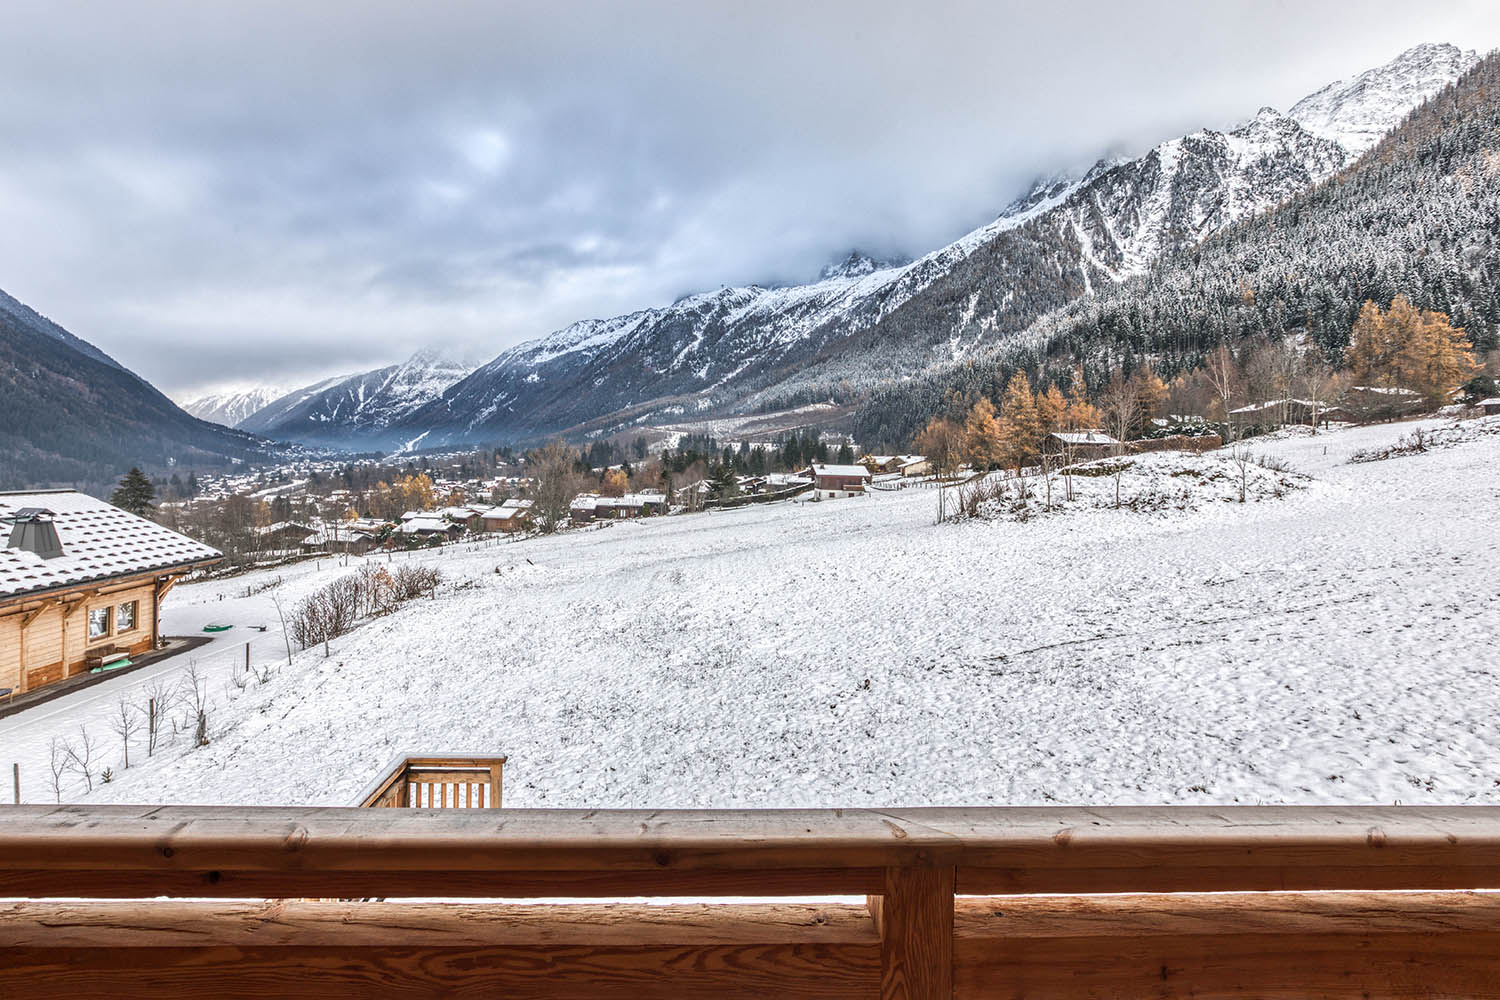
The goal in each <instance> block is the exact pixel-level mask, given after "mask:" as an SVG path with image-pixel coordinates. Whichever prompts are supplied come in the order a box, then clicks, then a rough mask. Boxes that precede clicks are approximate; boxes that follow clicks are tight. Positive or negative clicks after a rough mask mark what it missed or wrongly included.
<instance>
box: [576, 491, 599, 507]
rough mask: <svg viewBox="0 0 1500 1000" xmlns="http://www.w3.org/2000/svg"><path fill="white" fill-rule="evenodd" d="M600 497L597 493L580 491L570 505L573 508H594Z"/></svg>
mask: <svg viewBox="0 0 1500 1000" xmlns="http://www.w3.org/2000/svg"><path fill="white" fill-rule="evenodd" d="M598 499H599V494H597V493H580V494H579V495H578V496H576V497H574V498H573V502H572V503H570V504H568V506H569V507H570V508H572V509H573V510H593V509H594V507H595V505H596V501H597V500H598Z"/></svg>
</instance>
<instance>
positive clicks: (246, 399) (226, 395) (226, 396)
mask: <svg viewBox="0 0 1500 1000" xmlns="http://www.w3.org/2000/svg"><path fill="white" fill-rule="evenodd" d="M285 394H286V390H284V389H272V388H269V387H259V388H255V389H247V390H245V391H243V392H217V393H212V394H210V395H207V396H200V397H199V398H197V399H195V400H193V401H192V402H189V403H183V404H182V408H183V409H184V410H186V411H187V412H188V413H191V414H192V415H193V416H195V417H197V418H198V419H199V420H207V421H208V422H209V423H211V424H220V425H222V426H224V427H233V426H235V425H236V424H238V423H239V422H240V421H241V420H244V419H245V418H246V417H248V416H250V415H251V414H252V413H255V412H256V411H257V410H261V409H264V408H265V407H266V406H269V405H270V404H271V403H274V402H275V401H276V400H278V399H280V398H281V397H282V396H284V395H285Z"/></svg>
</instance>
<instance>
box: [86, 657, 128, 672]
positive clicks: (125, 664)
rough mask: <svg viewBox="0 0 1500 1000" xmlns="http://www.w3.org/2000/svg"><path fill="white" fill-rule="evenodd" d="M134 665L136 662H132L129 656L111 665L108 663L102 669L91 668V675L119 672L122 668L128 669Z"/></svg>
mask: <svg viewBox="0 0 1500 1000" xmlns="http://www.w3.org/2000/svg"><path fill="white" fill-rule="evenodd" d="M133 663H134V661H133V660H131V659H130V658H129V657H128V656H127V657H126V658H125V659H123V660H113V661H111V662H109V663H106V664H105V665H104V666H102V667H92V668H90V670H89V673H91V674H102V673H104V671H106V670H118V669H119V668H120V667H128V666H131V665H133Z"/></svg>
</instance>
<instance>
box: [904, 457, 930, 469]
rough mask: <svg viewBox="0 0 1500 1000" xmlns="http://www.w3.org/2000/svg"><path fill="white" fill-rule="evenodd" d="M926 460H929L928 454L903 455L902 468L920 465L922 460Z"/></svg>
mask: <svg viewBox="0 0 1500 1000" xmlns="http://www.w3.org/2000/svg"><path fill="white" fill-rule="evenodd" d="M925 461H927V456H926V455H902V456H901V468H903V469H904V468H906V467H907V466H908V465H919V464H921V463H922V462H925Z"/></svg>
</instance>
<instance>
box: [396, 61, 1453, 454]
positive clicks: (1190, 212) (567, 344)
mask: <svg viewBox="0 0 1500 1000" xmlns="http://www.w3.org/2000/svg"><path fill="white" fill-rule="evenodd" d="M1470 64H1472V54H1471V53H1460V52H1459V51H1458V50H1457V49H1456V48H1454V47H1452V46H1419V47H1417V48H1415V49H1412V50H1411V51H1409V52H1406V53H1403V54H1402V55H1401V56H1399V57H1398V58H1397V59H1396V60H1394V61H1393V62H1391V63H1389V64H1387V65H1386V66H1383V67H1379V68H1377V69H1374V70H1371V71H1370V72H1368V73H1365V74H1362V75H1361V76H1360V77H1358V78H1356V79H1355V80H1353V81H1345V82H1341V83H1338V84H1333V85H1330V87H1328V88H1325V89H1324V90H1321V91H1319V92H1318V93H1317V94H1314V95H1311V96H1309V97H1308V98H1306V99H1304V100H1303V101H1300V102H1298V104H1297V105H1296V107H1297V108H1298V109H1300V112H1299V113H1300V115H1301V116H1302V117H1303V118H1305V119H1306V120H1307V121H1309V122H1312V123H1314V124H1315V125H1316V126H1317V129H1320V130H1322V131H1325V132H1329V133H1331V136H1332V137H1330V135H1324V134H1321V133H1320V132H1319V131H1316V130H1314V129H1311V128H1309V127H1305V126H1304V125H1303V124H1302V123H1301V121H1299V119H1298V116H1297V115H1290V116H1289V115H1284V114H1281V113H1280V112H1277V111H1275V110H1274V109H1271V108H1263V109H1262V110H1261V111H1260V112H1259V113H1258V114H1257V115H1255V116H1254V117H1253V118H1251V119H1250V120H1249V121H1247V122H1245V123H1244V124H1243V125H1241V126H1239V127H1238V128H1235V129H1233V130H1231V131H1228V132H1219V131H1215V130H1202V131H1199V132H1195V133H1193V134H1191V135H1187V136H1183V137H1181V138H1177V139H1172V140H1169V141H1167V142H1164V143H1161V144H1160V145H1158V146H1157V147H1155V148H1154V149H1152V150H1150V151H1149V152H1148V153H1146V154H1145V155H1144V156H1141V157H1138V158H1136V159H1133V160H1123V161H1122V160H1106V161H1101V162H1100V163H1098V164H1096V165H1095V166H1094V167H1093V168H1092V169H1091V170H1089V171H1088V172H1087V173H1085V174H1083V175H1081V176H1076V177H1070V176H1066V175H1065V176H1060V177H1054V178H1049V179H1047V180H1045V181H1042V182H1039V183H1038V184H1037V185H1036V186H1035V187H1034V188H1033V190H1032V191H1031V192H1029V193H1028V194H1027V195H1026V196H1025V197H1023V198H1021V199H1019V200H1018V201H1017V202H1016V203H1014V204H1013V205H1011V206H1010V207H1009V208H1007V209H1006V210H1005V211H1004V212H1003V213H1002V214H1001V215H1000V216H999V217H998V218H997V219H996V220H994V221H993V222H991V223H989V224H987V225H985V226H983V227H981V228H979V229H977V230H975V231H973V232H971V233H969V234H968V235H966V236H964V237H962V238H961V239H959V240H957V241H955V242H954V243H952V244H950V245H949V246H946V247H943V248H942V249H939V250H936V251H934V252H932V253H930V254H928V255H926V256H924V257H922V258H921V259H919V260H916V261H913V262H911V263H907V264H902V265H899V266H889V267H886V266H879V265H878V264H876V263H874V262H872V261H869V260H867V259H864V258H861V257H859V256H857V255H856V256H854V257H853V258H852V259H851V260H850V261H848V262H845V265H844V266H842V267H839V268H834V269H831V270H828V271H825V272H824V274H823V275H822V276H821V277H820V279H819V280H818V281H816V282H813V283H811V284H807V285H799V286H793V287H789V288H765V287H760V286H748V287H736V288H723V289H720V290H718V291H714V292H706V293H703V294H699V295H692V296H688V297H686V298H684V299H681V300H679V301H678V302H675V303H673V304H671V305H670V306H667V307H664V308H658V309H647V310H642V311H640V312H636V313H631V314H629V315H625V316H618V317H613V318H610V319H594V320H586V321H584V322H581V323H577V324H574V325H573V326H570V327H567V328H566V329H564V330H561V331H558V332H557V333H554V334H552V335H550V336H548V337H545V338H542V339H541V340H538V341H533V342H530V343H526V344H522V345H520V346H518V347H515V348H512V349H510V350H508V351H506V352H504V353H503V354H501V355H500V356H499V357H497V358H495V359H494V360H493V361H491V362H490V363H489V364H487V365H485V366H483V367H482V368H480V369H478V370H477V371H476V372H474V373H473V374H472V375H471V376H469V377H468V378H467V379H465V380H464V381H462V382H460V383H458V384H457V385H455V386H454V387H453V388H452V389H451V390H449V391H448V392H446V393H445V394H444V395H443V397H442V398H441V399H439V400H436V401H434V402H433V403H432V404H430V405H429V406H427V407H425V408H423V409H422V410H419V411H417V412H415V413H412V414H409V415H407V416H404V417H401V418H398V420H397V426H399V427H400V428H402V429H403V430H404V431H405V432H407V436H412V435H415V434H417V433H427V434H430V437H428V438H427V439H426V440H427V443H431V444H437V443H451V442H459V441H466V440H467V441H475V440H492V439H501V438H504V439H516V438H523V439H524V438H526V437H528V436H531V437H536V436H539V435H544V434H550V433H553V432H555V431H558V430H562V429H565V428H568V427H570V426H574V425H578V424H581V423H585V422H587V421H590V420H593V419H595V418H599V417H601V416H604V415H607V414H616V415H618V419H617V423H625V422H627V421H629V420H631V419H635V418H638V417H642V416H645V415H652V414H654V415H656V416H663V415H675V414H679V413H682V412H684V411H685V410H690V411H691V410H701V409H704V408H708V407H714V406H718V407H722V406H727V405H733V404H734V403H735V402H736V400H739V399H742V398H745V397H747V396H748V395H749V394H751V393H759V394H760V395H758V396H756V397H753V399H752V402H755V403H756V404H757V405H761V404H764V405H771V404H777V403H778V399H780V400H781V401H787V402H806V401H807V398H799V397H798V393H799V392H801V394H802V396H803V397H808V398H810V397H815V396H818V395H821V397H822V398H825V399H826V398H828V387H829V386H832V385H835V384H837V383H840V382H844V381H849V380H852V382H853V383H855V384H868V383H869V382H870V381H872V380H878V379H885V378H889V377H892V376H897V377H899V376H901V375H903V374H909V373H913V372H915V371H918V370H920V369H921V368H923V367H926V366H927V365H929V364H932V363H934V362H938V361H945V360H948V361H951V360H954V359H956V358H962V357H965V356H967V355H968V354H970V353H971V352H973V351H974V350H975V349H976V348H977V347H979V346H980V345H981V344H982V343H984V342H986V341H987V340H993V339H995V338H997V337H1001V336H1004V335H1006V334H1008V333H1012V332H1016V331H1018V330H1020V329H1023V328H1024V327H1025V326H1026V325H1027V324H1029V323H1030V322H1031V321H1032V320H1034V319H1035V318H1037V317H1038V316H1040V315H1042V314H1044V313H1046V312H1047V311H1049V310H1052V309H1056V308H1058V307H1060V306H1063V305H1066V304H1067V303H1068V302H1070V301H1072V300H1074V299H1076V298H1077V297H1079V296H1081V295H1087V294H1089V293H1090V292H1092V291H1093V289H1094V288H1096V287H1098V285H1099V284H1100V283H1101V282H1118V281H1120V280H1123V279H1125V278H1128V277H1130V276H1132V275H1135V274H1139V273H1141V272H1142V271H1143V270H1144V269H1145V268H1146V267H1147V266H1148V265H1149V264H1150V263H1151V262H1152V261H1154V260H1156V259H1158V258H1160V257H1161V256H1162V255H1163V254H1164V253H1167V252H1170V251H1173V250H1178V249H1182V248H1184V247H1189V246H1192V245H1194V244H1195V243H1197V242H1198V241H1199V240H1201V239H1203V238H1204V237H1205V236H1207V235H1208V234H1209V233H1212V232H1214V231H1216V230H1218V229H1221V228H1222V227H1224V226H1226V225H1229V224H1231V223H1233V222H1235V221H1237V220H1240V219H1243V218H1246V217H1247V216H1250V215H1253V214H1255V213H1258V212H1262V211H1264V210H1266V209H1268V208H1270V207H1273V206H1275V205H1278V204H1280V203H1282V202H1285V201H1286V200H1288V199H1289V198H1291V197H1293V196H1295V195H1296V194H1298V193H1300V192H1302V191H1304V190H1306V189H1307V188H1309V187H1310V186H1312V185H1313V184H1316V183H1317V182H1318V181H1321V180H1323V179H1325V178H1327V177H1328V176H1330V175H1331V174H1333V173H1334V172H1335V171H1337V170H1339V169H1340V168H1342V167H1344V166H1345V165H1347V164H1348V163H1349V162H1350V161H1351V160H1352V159H1354V158H1355V157H1356V156H1357V155H1358V154H1359V153H1361V152H1363V151H1364V149H1365V148H1367V145H1368V143H1367V142H1366V140H1365V133H1364V132H1363V131H1361V130H1362V129H1368V128H1374V127H1376V126H1377V125H1379V124H1380V123H1383V122H1387V121H1389V122H1391V123H1394V122H1396V121H1399V120H1400V118H1402V117H1403V116H1404V115H1405V114H1406V113H1407V112H1408V111H1410V110H1411V109H1412V108H1413V107H1415V106H1416V105H1417V104H1419V103H1420V102H1421V101H1422V100H1424V99H1425V98H1426V97H1428V96H1430V94H1431V93H1432V92H1433V90H1434V89H1435V88H1436V87H1437V86H1440V85H1441V84H1442V83H1445V82H1448V81H1450V80H1452V79H1454V78H1455V77H1456V76H1457V75H1458V74H1459V73H1460V72H1462V70H1463V69H1465V68H1467V66H1468V65H1470ZM1340 139H1342V140H1343V141H1342V142H1341V141H1340ZM802 386H808V388H806V389H802V388H801V387H802ZM778 394H780V395H779V397H778ZM746 405H748V404H746Z"/></svg>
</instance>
